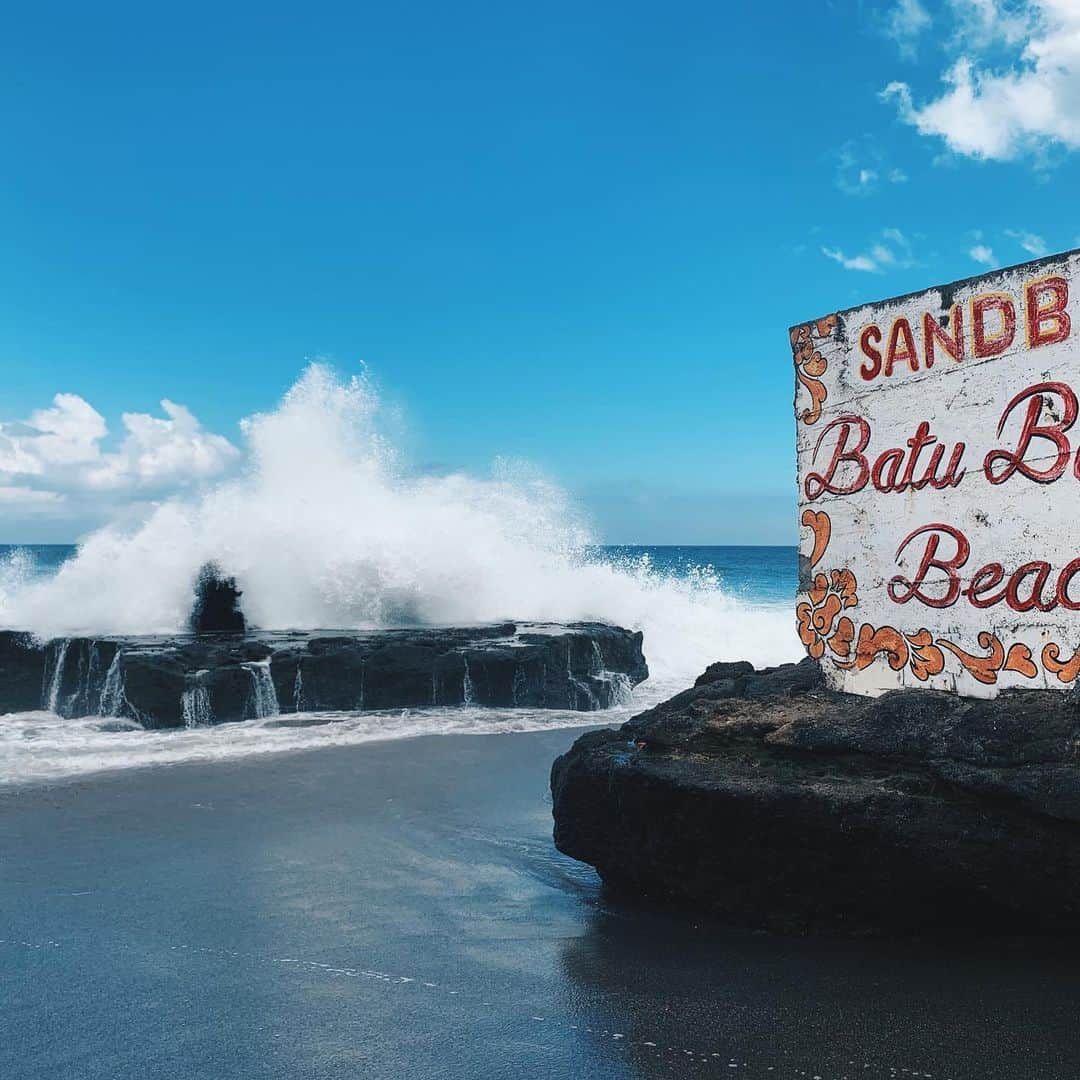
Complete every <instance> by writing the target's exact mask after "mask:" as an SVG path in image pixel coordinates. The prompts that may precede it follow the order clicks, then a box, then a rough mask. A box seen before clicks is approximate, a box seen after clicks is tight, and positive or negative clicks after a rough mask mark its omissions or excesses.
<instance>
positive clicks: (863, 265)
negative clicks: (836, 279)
mask: <svg viewBox="0 0 1080 1080" xmlns="http://www.w3.org/2000/svg"><path fill="white" fill-rule="evenodd" d="M821 253H822V255H824V256H825V257H826V258H827V259H832V260H833V262H836V263H839V264H840V265H841V266H842V267H843V268H844V269H845V270H856V271H860V272H862V273H865V274H882V273H884V272H885V271H886V270H906V269H908V268H909V267H912V266H914V265H916V264H915V258H914V256H913V254H912V250H911V241H910V240H908V238H907V237H906V236H905V235H904V234H903V233H902V232H901V231H900V230H899V229H883V230H882V232H881V236H880V238H879V239H875V240H874V241H873V243H872V244H871V245H870V247H869V249H868V250H867V251H864V252H860V253H859V254H856V255H847V254H845V253H844V252H843V251H841V250H840V249H839V248H830V247H822V249H821Z"/></svg>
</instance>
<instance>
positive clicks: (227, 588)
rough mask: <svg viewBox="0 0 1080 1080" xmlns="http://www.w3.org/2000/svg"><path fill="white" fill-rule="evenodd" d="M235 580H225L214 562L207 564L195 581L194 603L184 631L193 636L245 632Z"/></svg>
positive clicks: (227, 578)
mask: <svg viewBox="0 0 1080 1080" xmlns="http://www.w3.org/2000/svg"><path fill="white" fill-rule="evenodd" d="M243 595H244V594H243V593H242V592H241V591H240V589H239V588H238V587H237V585H236V578H231V577H226V576H225V575H224V574H223V573H222V572H221V569H220V568H219V567H218V566H216V565H215V564H214V563H207V564H206V565H205V566H204V567H203V568H202V569H201V570H200V571H199V576H198V578H197V579H196V581H195V603H194V604H193V605H192V607H191V618H190V620H189V626H188V629H189V630H190V631H191V632H192V633H193V634H242V633H243V632H244V631H245V630H246V629H247V622H246V620H245V619H244V613H243V611H242V610H241V608H240V597H242V596H243Z"/></svg>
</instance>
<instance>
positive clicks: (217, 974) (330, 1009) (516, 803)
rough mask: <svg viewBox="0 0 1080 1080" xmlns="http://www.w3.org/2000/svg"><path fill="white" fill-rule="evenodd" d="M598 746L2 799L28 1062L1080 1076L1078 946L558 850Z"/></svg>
mask: <svg viewBox="0 0 1080 1080" xmlns="http://www.w3.org/2000/svg"><path fill="white" fill-rule="evenodd" d="M574 734H575V733H573V732H570V731H565V730H564V731H555V732H544V733H533V734H519V735H506V736H487V737H461V736H458V737H448V738H439V737H430V738H421V739H414V740H404V741H400V742H388V743H381V744H371V745H367V746H360V747H355V748H335V749H331V750H325V751H313V752H308V753H300V754H284V755H280V756H276V757H272V758H264V759H261V760H248V761H242V760H241V761H236V762H223V763H217V764H213V765H203V764H197V763H192V764H186V765H180V766H174V767H168V768H148V769H137V770H130V771H127V772H124V773H115V774H103V775H101V776H98V777H93V778H88V779H83V780H78V781H70V782H68V783H65V784H60V785H56V786H52V787H45V786H34V787H20V788H8V789H5V790H4V791H3V792H0V1015H2V1016H3V1017H4V1038H3V1039H2V1040H0V1075H3V1076H4V1077H6V1078H9V1080H30V1078H33V1077H49V1078H50V1080H54V1078H56V1077H84V1078H96V1077H110V1078H111V1077H119V1076H132V1077H136V1076H144V1077H145V1076H170V1077H173V1078H187V1077H210V1076H212V1077H217V1078H221V1080H232V1078H237V1080H239V1078H244V1080H250V1078H257V1077H304V1076H311V1077H315V1076H318V1077H357V1076H364V1077H379V1078H383V1077H386V1078H397V1077H453V1078H471V1077H478V1078H479V1077H524V1076H545V1077H580V1076H590V1077H612V1078H614V1077H628V1078H629V1077H669V1076H696V1075H702V1076H720V1075H724V1076H728V1075H738V1076H747V1077H773V1076H779V1077H783V1076H790V1077H821V1078H822V1080H826V1078H831V1077H835V1078H840V1077H844V1076H847V1077H854V1076H862V1077H890V1076H933V1077H950V1076H951V1077H955V1078H961V1077H979V1078H998V1077H1001V1078H1016V1080H1021V1078H1024V1080H1026V1078H1032V1077H1040V1078H1042V1080H1054V1078H1057V1077H1061V1078H1063V1080H1064V1078H1066V1077H1073V1076H1075V1075H1076V1068H1075V1063H1076V1061H1077V1059H1078V1055H1080V1036H1078V1034H1077V1032H1076V1025H1075V1014H1076V1009H1077V1007H1078V1005H1080V979H1077V977H1076V974H1075V973H1076V970H1077V967H1076V957H1075V954H1073V953H1072V952H1071V951H1069V950H1063V949H1062V947H1061V945H1060V943H1054V942H1025V941H1010V942H1004V943H1002V944H1001V946H1000V947H996V948H995V949H993V950H988V949H987V948H986V947H985V943H983V944H982V945H978V944H975V943H973V944H970V945H965V944H962V943H961V944H959V945H957V944H953V945H950V946H944V945H942V944H941V943H940V942H927V943H911V942H898V943H883V942H851V941H847V942H835V941H834V942H829V941H821V940H819V941H806V940H792V939H782V938H776V937H769V936H765V935H745V934H736V933H733V932H731V931H725V930H724V929H723V928H721V927H717V926H714V925H710V924H708V923H702V922H700V921H693V920H690V919H686V918H680V917H678V916H677V915H673V914H663V913H658V912H652V911H648V910H641V909H640V908H632V907H627V906H625V905H622V904H620V903H617V902H615V901H613V900H611V899H609V898H606V897H605V896H604V894H603V892H602V889H601V887H600V885H599V882H598V880H597V878H596V877H595V875H594V874H593V873H592V871H591V870H590V869H588V868H587V867H584V866H581V865H579V864H576V863H574V862H572V861H570V860H568V859H566V858H564V857H562V856H560V855H559V854H558V853H557V852H556V851H555V850H554V848H553V846H552V843H551V817H550V801H549V797H548V794H547V778H548V769H549V766H550V763H551V761H552V759H553V758H554V757H555V756H556V755H557V754H558V753H559V752H561V751H562V750H563V749H564V748H565V747H566V746H567V745H568V744H569V742H570V741H571V739H572V737H573V735H574Z"/></svg>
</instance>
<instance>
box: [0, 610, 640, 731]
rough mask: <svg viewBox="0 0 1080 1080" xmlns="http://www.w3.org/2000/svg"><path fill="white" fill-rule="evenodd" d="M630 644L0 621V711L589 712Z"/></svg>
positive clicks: (635, 639) (492, 634)
mask: <svg viewBox="0 0 1080 1080" xmlns="http://www.w3.org/2000/svg"><path fill="white" fill-rule="evenodd" d="M641 646H642V636H641V634H640V633H631V632H630V631H628V630H622V629H620V628H618V627H613V626H604V625H601V624H593V623H579V624H573V625H569V626H544V627H518V626H515V625H514V624H512V623H506V624H503V625H500V626H488V627H476V628H470V629H424V630H382V631H371V632H334V633H330V632H325V633H277V634H270V633H260V634H249V635H247V636H243V635H234V634H208V635H186V636H182V637H176V638H110V639H104V640H91V639H89V638H71V639H62V640H58V641H52V642H48V643H39V642H36V641H35V640H34V639H32V638H31V637H29V636H28V635H25V634H16V633H13V632H10V631H0V712H21V711H28V710H32V709H50V710H51V711H53V712H56V713H58V714H59V715H61V716H65V717H78V716H91V715H104V716H116V717H126V718H128V719H131V720H135V721H137V722H138V723H140V724H142V725H143V726H144V727H148V728H172V727H183V726H200V725H204V724H213V723H223V722H227V721H233V720H244V719H251V718H255V717H265V716H273V715H277V714H279V713H283V714H284V713H294V712H339V711H354V710H364V709H391V708H420V707H424V706H432V705H466V704H469V705H477V706H506V707H513V706H521V707H532V708H542V709H573V710H577V711H581V712H590V711H593V710H597V709H604V708H608V707H609V706H611V705H613V704H616V703H617V702H620V701H623V700H626V699H627V697H628V695H629V692H630V690H631V688H632V687H633V686H634V685H635V684H636V683H639V682H641V681H642V680H643V679H645V678H647V677H648V668H647V667H646V664H645V658H644V655H643V654H642V651H641Z"/></svg>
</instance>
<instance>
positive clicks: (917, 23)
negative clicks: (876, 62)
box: [885, 0, 933, 59]
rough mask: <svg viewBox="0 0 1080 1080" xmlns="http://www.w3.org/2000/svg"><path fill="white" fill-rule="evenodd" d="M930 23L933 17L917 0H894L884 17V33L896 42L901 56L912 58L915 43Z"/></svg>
mask: <svg viewBox="0 0 1080 1080" xmlns="http://www.w3.org/2000/svg"><path fill="white" fill-rule="evenodd" d="M932 24H933V19H931V18H930V15H929V13H928V12H927V10H926V8H924V7H923V6H922V4H921V3H920V2H919V0H896V3H895V5H894V6H893V7H892V9H891V10H890V11H889V13H888V14H887V15H886V17H885V33H886V34H887V35H888V36H889V37H891V38H892V39H893V41H895V42H896V45H897V48H898V49H899V50H900V55H901V56H903V57H906V58H908V59H912V58H914V56H915V43H916V42H917V41H918V39H919V36H920V35H921V34H922V32H923V31H924V30H928V29H929V28H930V26H931V25H932Z"/></svg>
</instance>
